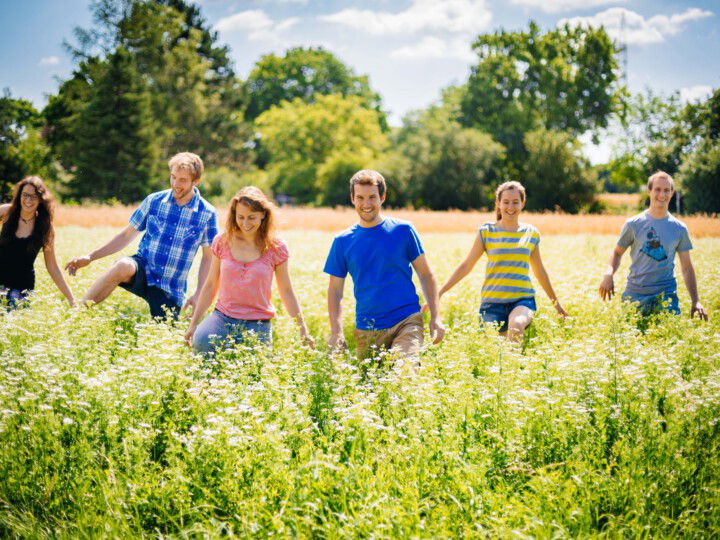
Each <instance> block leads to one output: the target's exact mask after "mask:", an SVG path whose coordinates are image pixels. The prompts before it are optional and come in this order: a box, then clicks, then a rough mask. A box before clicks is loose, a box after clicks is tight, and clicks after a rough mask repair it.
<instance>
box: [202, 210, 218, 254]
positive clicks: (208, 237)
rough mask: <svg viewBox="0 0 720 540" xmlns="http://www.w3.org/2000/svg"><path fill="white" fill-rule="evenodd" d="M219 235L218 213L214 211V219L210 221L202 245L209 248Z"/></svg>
mask: <svg viewBox="0 0 720 540" xmlns="http://www.w3.org/2000/svg"><path fill="white" fill-rule="evenodd" d="M217 235H218V226H217V211H215V210H213V213H212V217H211V218H210V219H209V220H208V222H207V225H205V228H204V229H203V232H202V236H201V237H200V245H201V246H203V247H206V246H209V245H210V244H211V243H212V241H213V240H214V239H215V237H217Z"/></svg>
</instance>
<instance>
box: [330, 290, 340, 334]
mask: <svg viewBox="0 0 720 540" xmlns="http://www.w3.org/2000/svg"><path fill="white" fill-rule="evenodd" d="M341 300H342V296H339V295H338V294H337V293H335V292H333V291H328V317H329V318H330V332H332V333H333V334H339V333H340V332H342V303H341Z"/></svg>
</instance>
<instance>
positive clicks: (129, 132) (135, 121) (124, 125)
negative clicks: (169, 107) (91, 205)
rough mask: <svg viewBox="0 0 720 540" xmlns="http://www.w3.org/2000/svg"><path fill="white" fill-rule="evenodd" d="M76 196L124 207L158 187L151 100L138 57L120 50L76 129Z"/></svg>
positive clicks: (73, 188) (72, 185)
mask: <svg viewBox="0 0 720 540" xmlns="http://www.w3.org/2000/svg"><path fill="white" fill-rule="evenodd" d="M74 134H75V136H76V138H77V143H76V151H77V156H76V160H75V161H76V163H77V171H76V175H75V178H74V179H73V180H72V182H71V183H70V185H69V187H70V192H71V194H72V195H73V196H75V197H78V198H82V197H89V198H91V199H95V200H108V199H117V200H120V201H122V202H125V203H130V202H135V201H138V200H140V199H142V198H143V197H144V196H145V195H146V194H147V192H148V190H149V189H150V188H152V187H157V186H158V185H159V180H160V179H159V178H158V176H157V170H158V169H157V167H158V159H159V153H158V148H157V144H156V143H155V137H154V134H155V128H154V126H153V124H152V114H151V101H150V96H149V94H148V91H147V87H146V84H145V81H144V79H143V78H142V76H141V75H140V74H139V73H138V70H137V66H136V65H135V63H134V60H133V56H132V55H131V54H130V53H129V52H128V51H126V50H125V49H124V48H123V47H119V48H118V49H117V50H116V52H115V53H113V54H112V55H110V57H109V58H108V66H107V70H106V71H105V73H104V75H103V76H102V78H101V79H100V80H99V81H98V82H97V84H96V85H95V87H94V89H93V95H92V98H91V100H90V102H89V103H88V105H87V107H85V108H84V109H83V110H82V112H81V113H80V115H79V118H78V121H77V123H76V124H75V130H74Z"/></svg>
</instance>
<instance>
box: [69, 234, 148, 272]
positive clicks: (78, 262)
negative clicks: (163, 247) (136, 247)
mask: <svg viewBox="0 0 720 540" xmlns="http://www.w3.org/2000/svg"><path fill="white" fill-rule="evenodd" d="M138 234H140V231H138V230H137V229H136V228H135V227H133V226H132V225H127V226H126V227H125V228H124V229H123V230H121V231H120V232H119V233H118V234H116V235H115V236H114V237H113V239H112V240H110V241H109V242H108V243H107V244H105V245H104V246H102V247H100V248H98V249H96V250H95V251H91V252H90V253H89V254H88V255H85V256H83V257H76V258H74V259H73V260H71V261H70V262H69V263H67V264H66V265H65V270H67V271H68V272H69V273H70V275H71V276H74V275H75V273H76V272H77V271H78V270H79V269H80V268H83V267H84V266H87V265H88V264H90V263H91V262H93V261H96V260H98V259H102V258H103V257H107V256H108V255H112V254H113V253H117V252H118V251H120V250H121V249H123V248H125V247H126V246H127V245H128V244H130V242H132V241H133V240H134V239H135V238H136V237H137V235H138Z"/></svg>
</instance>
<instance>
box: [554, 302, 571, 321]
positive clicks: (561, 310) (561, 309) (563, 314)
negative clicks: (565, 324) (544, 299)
mask: <svg viewBox="0 0 720 540" xmlns="http://www.w3.org/2000/svg"><path fill="white" fill-rule="evenodd" d="M555 311H557V312H558V315H560V317H561V318H562V319H563V320H564V319H565V317H567V316H568V315H569V314H568V312H567V311H565V308H564V307H562V306H561V305H560V302H558V301H556V302H555Z"/></svg>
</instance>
